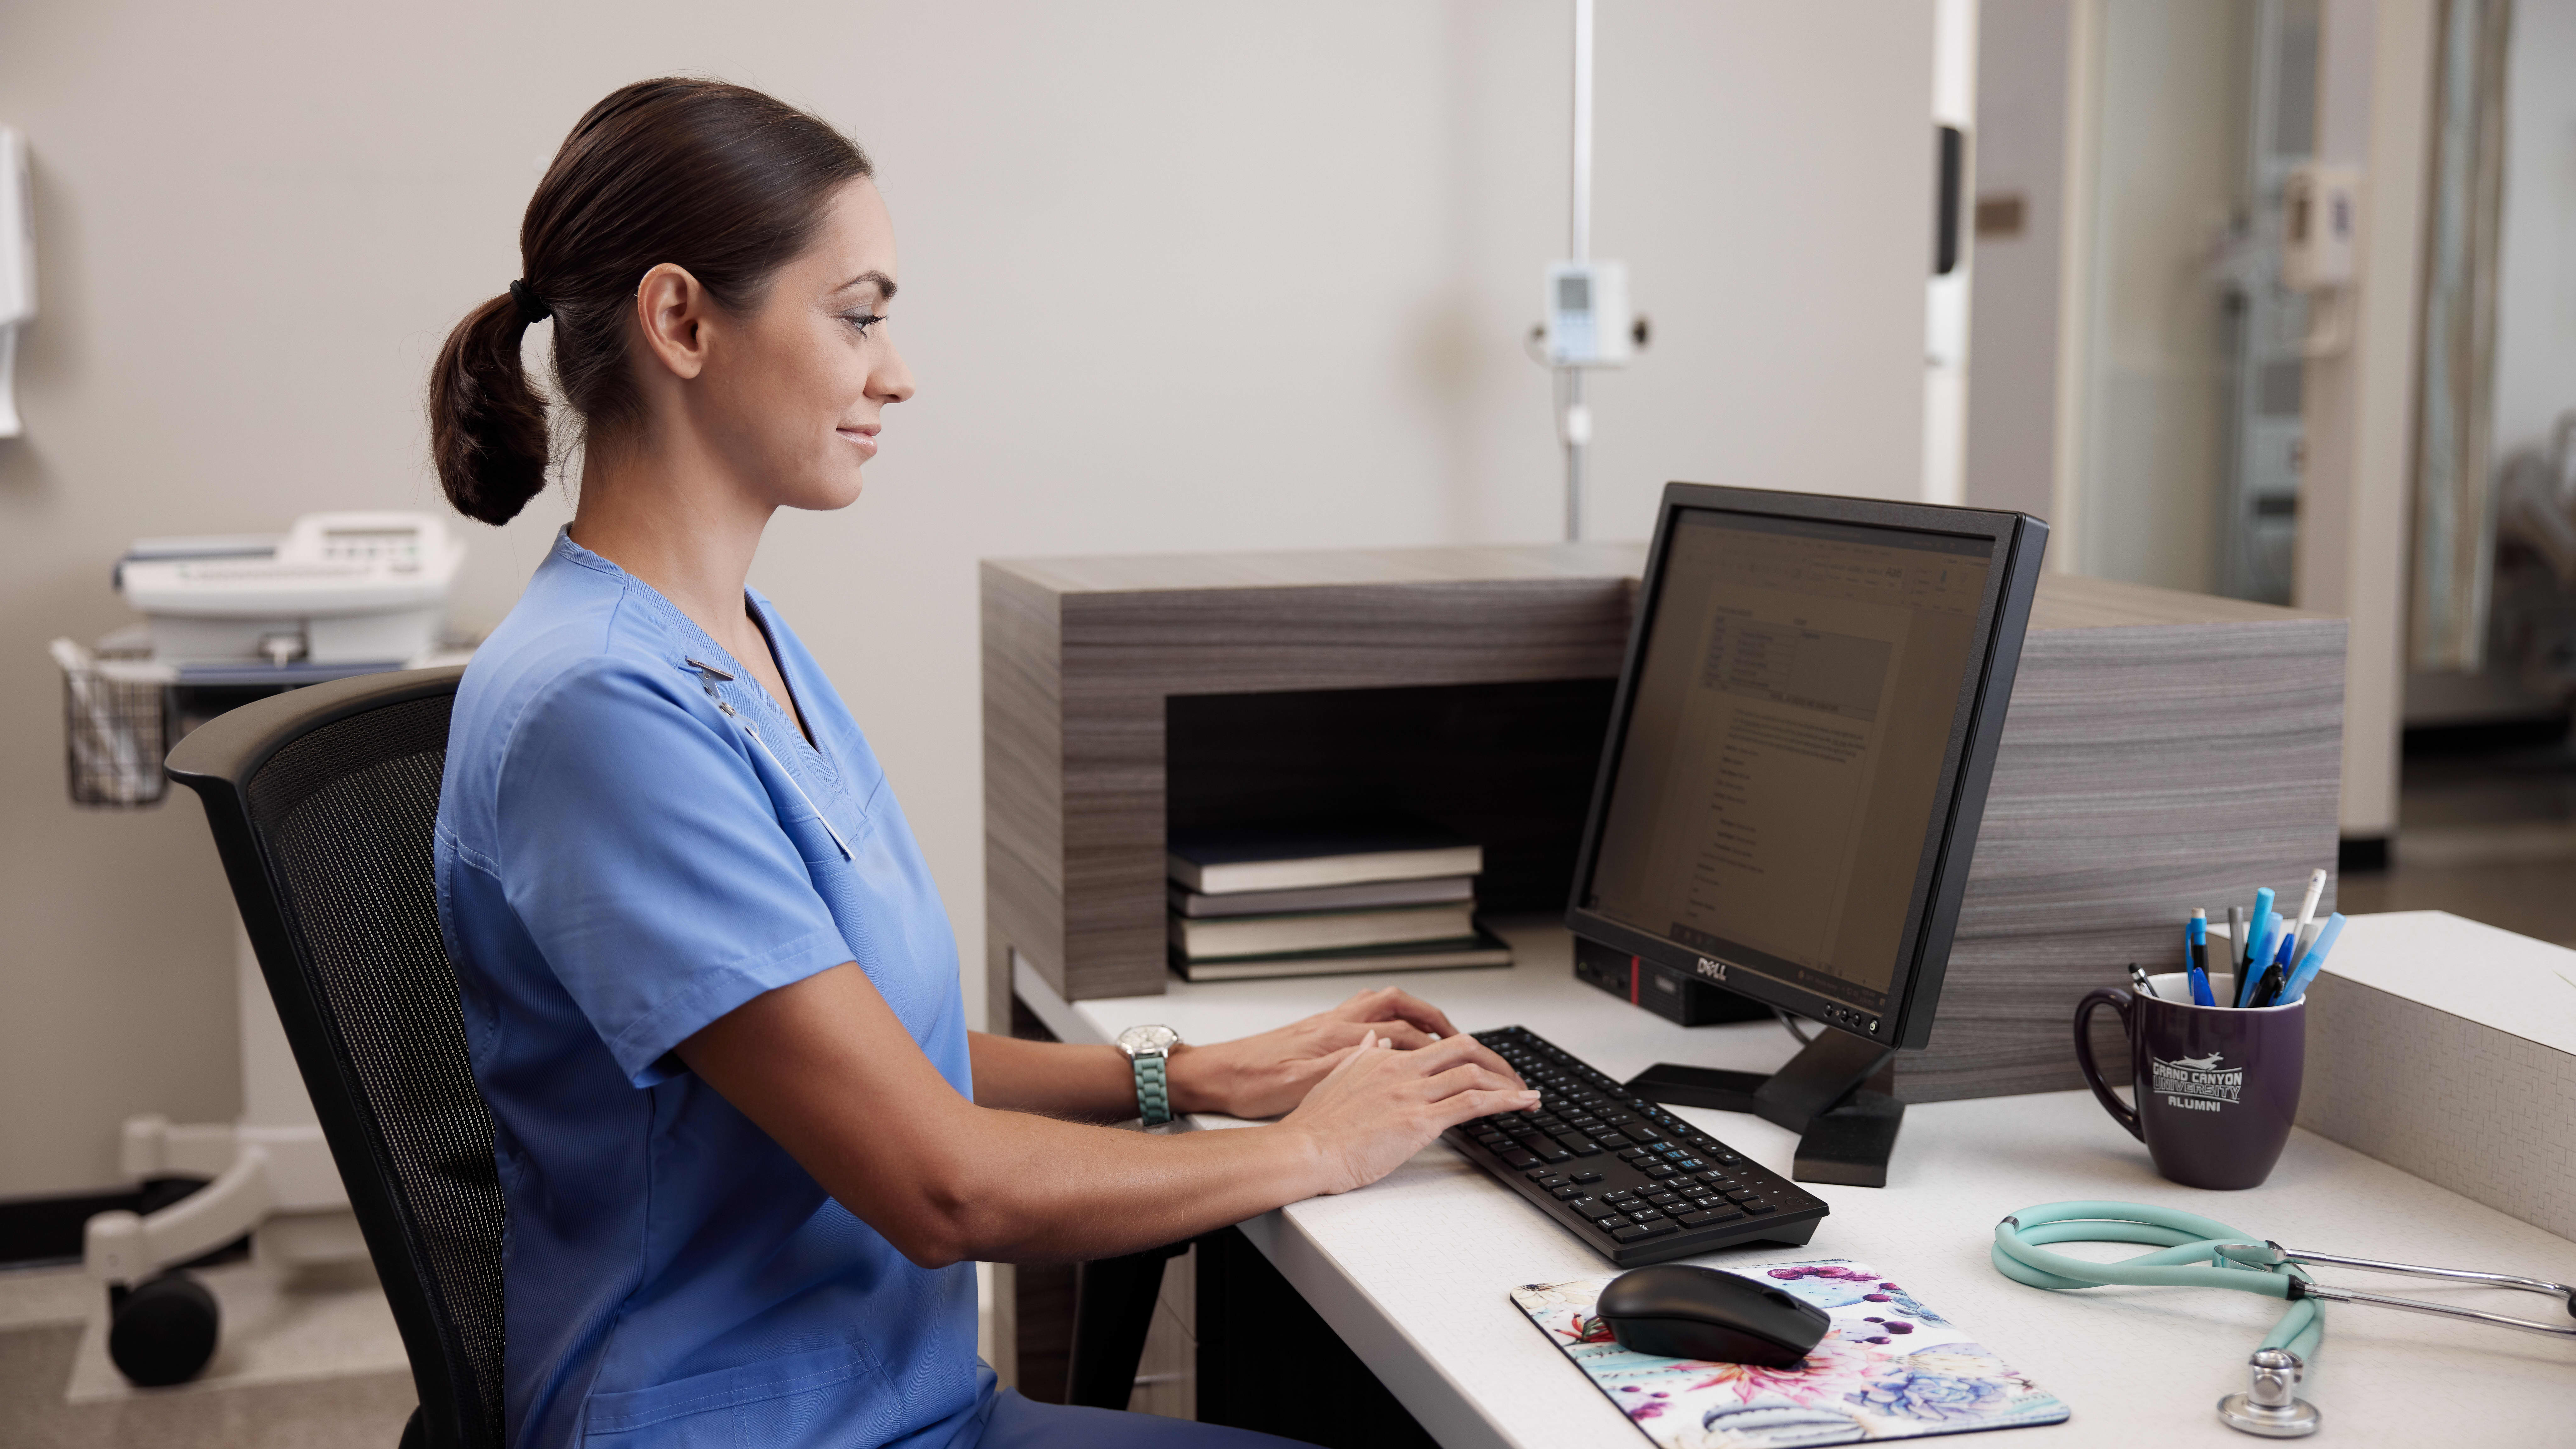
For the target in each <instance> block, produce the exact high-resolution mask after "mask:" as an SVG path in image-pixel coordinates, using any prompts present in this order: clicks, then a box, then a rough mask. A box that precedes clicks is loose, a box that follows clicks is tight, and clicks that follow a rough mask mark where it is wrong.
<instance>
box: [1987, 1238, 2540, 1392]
mask: <svg viewBox="0 0 2576 1449" xmlns="http://www.w3.org/2000/svg"><path fill="white" fill-rule="evenodd" d="M2048 1243H2154V1244H2157V1245H2158V1246H2159V1251H2157V1252H2153V1253H2142V1254H2140V1255H2138V1256H2137V1257H2134V1258H2123V1259H2121V1260H2120V1261H2118V1262H2114V1263H2096V1262H2092V1261H2089V1260H2087V1259H2083V1258H2072V1257H2068V1256H2067V1255H2066V1254H2064V1253H2052V1252H2050V1251H2049V1250H2048V1249H2047V1248H2046V1247H2045V1246H2043V1245H2044V1244H2048ZM1993 1258H1994V1264H1995V1268H1996V1270H1997V1271H1998V1272H2000V1273H2002V1274H2003V1275H2004V1276H2005V1277H2007V1278H2010V1279H2012V1280H2013V1281H2014V1282H2016V1283H2027V1284H2029V1285H2030V1286H2032V1287H2033V1288H2049V1289H2054V1290H2057V1291H2059V1292H2071V1291H2073V1290H2075V1289H2078V1288H2099V1287H2102V1286H2104V1285H2106V1284H2113V1283H2118V1284H2126V1285H2131V1286H2141V1287H2166V1288H2232V1289H2234V1290H2236V1291H2238V1292H2240V1293H2260V1294H2262V1295H2263V1296H2264V1297H2266V1298H2280V1299H2285V1300H2287V1301H2288V1303H2289V1305H2290V1308H2289V1311H2288V1312H2286V1313H2284V1314H2282V1315H2281V1321H2280V1322H2278V1323H2276V1324H2274V1325H2272V1331H2271V1332H2270V1333H2269V1334H2267V1335H2265V1336H2264V1339H2263V1345H2262V1347H2260V1348H2258V1349H2256V1350H2255V1351H2254V1357H2253V1358H2252V1359H2251V1360H2250V1364H2251V1367H2252V1370H2253V1382H2252V1384H2251V1385H2250V1386H2249V1387H2248V1388H2247V1389H2246V1391H2245V1392H2244V1393H2241V1394H2229V1395H2228V1396H2227V1397H2226V1398H2223V1399H2221V1400H2219V1401H2218V1417H2219V1418H2220V1419H2221V1420H2222V1421H2224V1422H2225V1423H2226V1424H2227V1426H2228V1427H2229V1428H2232V1429H2241V1430H2243V1431H2245V1432H2246V1433H2248V1434H2260V1435H2263V1436H2264V1437H2266V1438H2273V1439H2293V1438H2297V1437H2299V1436H2300V1435H2303V1434H2313V1433H2315V1432H2316V1431H2317V1424H2318V1422H2319V1416H2318V1414H2317V1409H2316V1406H2315V1405H2314V1404H2311V1403H2309V1402H2308V1401H2307V1400H2305V1399H2302V1398H2300V1397H2298V1395H2297V1394H2296V1392H2295V1390H2296V1389H2297V1387H2298V1383H2299V1379H2300V1377H2301V1376H2302V1375H2303V1374H2304V1373H2305V1371H2306V1368H2307V1362H2308V1360H2309V1359H2311V1358H2313V1357H2315V1356H2316V1352H2317V1343H2318V1341H2319V1340H2321V1339H2323V1338H2324V1337H2325V1329H2326V1325H2325V1317H2324V1314H2323V1313H2322V1311H2321V1310H2320V1309H2319V1307H2318V1305H2319V1304H2320V1303H2366V1304H2370V1305H2372V1306H2374V1307H2378V1308H2402V1309H2405V1310H2406V1311H2407V1312H2409V1313H2438V1314H2440V1315H2441V1316H2443V1317H2445V1318H2465V1319H2469V1320H2471V1321H2472V1322H2477V1323H2492V1324H2494V1325H2496V1326H2497V1327H2499V1328H2519V1329H2523V1330H2526V1331H2528V1332H2531V1333H2547V1334H2552V1335H2555V1336H2558V1337H2561V1338H2576V1287H2570V1286H2569V1285H2567V1284H2565V1283H2547V1282H2543V1281H2541V1280H2540V1279H2538V1278H2517V1277H2515V1276H2513V1275H2512V1274H2510V1273H2472V1272H2470V1271H2468V1270H2466V1269H2462V1268H2422V1267H2417V1266H2415V1265H2413V1264H2410V1263H2383V1262H2380V1261H2379V1260H2378V1259H2375V1258H2346V1257H2341V1256H2338V1255H2336V1254H2333V1253H2308V1252H2301V1251H2298V1250H2296V1249H2290V1248H2284V1247H2282V1246H2281V1245H2280V1244H2278V1243H2272V1242H2263V1241H2260V1240H2257V1239H2255V1238H2253V1237H2252V1236H2251V1235H2250V1234H2247V1233H2241V1232H2238V1231H2237V1230H2236V1229H2234V1228H2231V1227H2229V1226H2228V1225H2227V1224H2225V1223H2222V1222H2215V1221H2212V1220H2211V1219H2209V1218H2204V1217H2200V1216H2197V1215H2196V1214H2192V1213H2186V1212H2177V1211H2175V1210H2174V1209H2172V1208H2160V1207H2146V1206H2142V1205H2141V1204H2138V1203H2132V1202H2052V1203H2042V1204H2040V1205H2039V1206H2038V1207H2027V1208H2023V1209H2022V1210H2021V1211H2019V1212H2017V1213H2014V1214H2013V1215H2012V1216H2010V1217H2008V1218H2005V1219H2004V1220H2003V1221H2002V1222H1999V1223H1997V1224H1995V1245H1994V1249H1993ZM2310 1263H2316V1264H2327V1265H2331V1266H2334V1267H2339V1268H2361V1269H2366V1270H2368V1271H2370V1272H2373V1273H2406V1274H2411V1275H2412V1276H2414V1277H2418V1278H2440V1279H2442V1280H2444V1281H2446V1282H2452V1283H2473V1284H2476V1285H2478V1286H2480V1287H2486V1288H2519V1289H2522V1290H2524V1291H2526V1292H2530V1293H2545V1294H2548V1295H2550V1296H2551V1297H2554V1298H2557V1299H2559V1300H2560V1301H2561V1302H2562V1303H2564V1304H2565V1305H2566V1307H2567V1311H2568V1314H2569V1315H2570V1321H2567V1322H2556V1323H2540V1322H2535V1321H2533V1320H2531V1319H2528V1318H2508V1317H2506V1316H2505V1315H2503V1314H2501V1313H2481V1312H2479V1311H2477V1310H2476V1309H2472V1308H2452V1307H2449V1306H2447V1305H2444V1304H2440V1303H2426V1302H2424V1301H2422V1300H2421V1299H2416V1298H2390V1297H2386V1296H2384V1295H2381V1294H2377V1293H2356V1292H2354V1291H2353V1290H2351V1289H2349V1288H2334V1287H2329V1286H2327V1285H2326V1284H2323V1283H2319V1282H2317V1281H2315V1280H2314V1279H2312V1278H2310V1277H2309V1276H2308V1275H2307V1274H2306V1273H2305V1272H2303V1271H2301V1269H2302V1267H2303V1265H2306V1264H2310Z"/></svg>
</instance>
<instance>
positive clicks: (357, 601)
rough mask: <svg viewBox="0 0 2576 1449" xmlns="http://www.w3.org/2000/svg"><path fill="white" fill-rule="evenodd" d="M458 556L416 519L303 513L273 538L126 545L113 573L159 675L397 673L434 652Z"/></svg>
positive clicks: (439, 528)
mask: <svg viewBox="0 0 2576 1449" xmlns="http://www.w3.org/2000/svg"><path fill="white" fill-rule="evenodd" d="M464 558H465V547H464V545H463V544H461V543H458V542H457V541H456V540H455V539H454V538H453V537H451V536H450V535H449V533H448V531H447V523H446V520H444V519H441V518H438V517H436V516H435V515H432V514H426V513H314V514H307V515H306V516H304V517H302V518H299V519H297V520H295V524H294V526H293V527H292V528H291V529H289V530H288V531H287V533H286V536H285V537H283V538H275V537H267V536H233V537H216V538H145V539H137V540H135V542H134V546H133V547H132V548H130V549H129V550H127V551H126V555H125V557H124V558H123V559H121V560H119V561H118V563H117V566H116V586H117V589H118V591H119V592H120V593H122V594H124V596H125V601H126V602H127V603H128V604H131V605H132V606H133V607H134V608H135V609H136V610H138V611H139V612H141V613H142V614H143V615H144V616H145V618H146V619H147V620H149V621H150V627H151V634H152V657H153V659H154V660H155V661H156V662H158V663H162V664H174V665H180V666H183V667H185V666H189V665H207V664H254V663H266V664H271V665H285V664H293V663H299V662H300V663H307V664H316V665H340V664H375V665H380V666H385V667H399V666H401V665H404V664H407V663H409V662H411V661H413V660H416V659H418V658H420V657H422V656H424V655H426V654H428V653H430V652H431V651H432V650H434V649H436V648H437V647H438V633H439V625H440V622H441V621H442V620H443V619H444V617H445V615H446V613H447V588H448V585H449V584H450V583H452V582H453V581H454V580H455V578H456V569H457V566H458V565H459V564H460V563H462V562H463V561H464Z"/></svg>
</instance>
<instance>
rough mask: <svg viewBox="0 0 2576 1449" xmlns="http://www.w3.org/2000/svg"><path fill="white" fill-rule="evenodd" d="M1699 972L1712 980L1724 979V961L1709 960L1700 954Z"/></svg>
mask: <svg viewBox="0 0 2576 1449" xmlns="http://www.w3.org/2000/svg"><path fill="white" fill-rule="evenodd" d="M1699 974H1700V975H1702V976H1706V977H1710V978H1712V979H1714V980H1718V981H1724V980H1725V979H1726V963H1725V962H1723V961H1711V960H1710V959H1708V958H1707V957H1706V956H1702V957H1700V958H1699Z"/></svg>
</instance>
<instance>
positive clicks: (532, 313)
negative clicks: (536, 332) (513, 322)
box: [510, 278, 555, 327]
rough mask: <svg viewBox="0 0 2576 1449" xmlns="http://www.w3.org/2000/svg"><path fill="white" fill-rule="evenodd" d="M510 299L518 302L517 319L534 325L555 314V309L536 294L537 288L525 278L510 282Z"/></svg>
mask: <svg viewBox="0 0 2576 1449" xmlns="http://www.w3.org/2000/svg"><path fill="white" fill-rule="evenodd" d="M510 300H511V301H513V302H516V303H518V304H519V320H520V321H521V322H524V323H526V324H527V325H529V326H531V327H534V326H536V325H537V324H538V323H540V322H543V321H544V320H546V319H547V318H549V317H551V316H553V315H555V309H554V308H552V307H549V306H547V305H546V304H545V302H544V300H543V299H541V298H539V297H538V296H537V290H536V288H534V287H531V286H529V285H528V283H527V281H526V279H525V278H522V279H520V280H518V281H515V282H512V283H511V284H510Z"/></svg>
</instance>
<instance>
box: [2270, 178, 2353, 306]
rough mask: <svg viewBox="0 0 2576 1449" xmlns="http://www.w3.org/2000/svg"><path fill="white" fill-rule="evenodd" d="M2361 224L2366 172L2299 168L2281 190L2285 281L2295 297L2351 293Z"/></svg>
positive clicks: (2282, 273)
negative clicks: (2334, 291)
mask: <svg viewBox="0 0 2576 1449" xmlns="http://www.w3.org/2000/svg"><path fill="white" fill-rule="evenodd" d="M2360 224H2361V172H2359V171H2358V170H2356V169H2354V168H2353V167H2350V166H2300V167H2297V168H2295V169H2293V170H2292V171H2291V172H2290V174H2289V175H2288V177H2286V178H2285V179H2284V180H2283V181H2282V184H2281V281H2282V283H2283V284H2284V285H2286V286H2288V287H2289V288H2290V289H2291V290H2292V291H2298V292H2318V291H2323V290H2325V289H2326V288H2328V287H2349V286H2351V285H2352V280H2353V250H2354V248H2353V241H2354V237H2355V234H2356V233H2357V232H2358V231H2359V229H2360Z"/></svg>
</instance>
